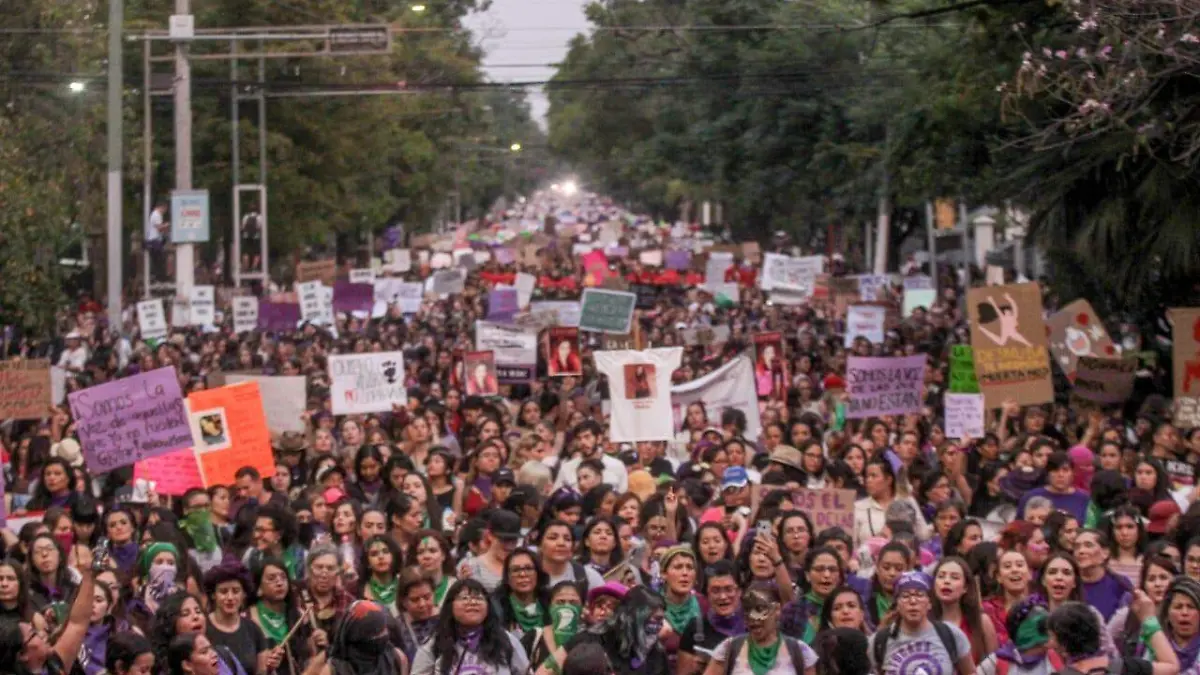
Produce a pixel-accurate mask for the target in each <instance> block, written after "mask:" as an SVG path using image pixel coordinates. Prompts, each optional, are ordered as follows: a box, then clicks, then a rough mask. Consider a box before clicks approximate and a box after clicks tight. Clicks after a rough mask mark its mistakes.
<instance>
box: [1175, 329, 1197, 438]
mask: <svg viewBox="0 0 1200 675" xmlns="http://www.w3.org/2000/svg"><path fill="white" fill-rule="evenodd" d="M1169 316H1170V319H1171V323H1172V324H1173V329H1172V333H1171V335H1172V339H1173V342H1174V344H1173V346H1172V350H1171V353H1172V361H1173V363H1174V378H1173V379H1174V381H1175V424H1176V425H1177V426H1179V427H1180V428H1182V429H1191V428H1195V427H1200V308H1195V307H1189V308H1176V309H1171V310H1170V314H1169Z"/></svg>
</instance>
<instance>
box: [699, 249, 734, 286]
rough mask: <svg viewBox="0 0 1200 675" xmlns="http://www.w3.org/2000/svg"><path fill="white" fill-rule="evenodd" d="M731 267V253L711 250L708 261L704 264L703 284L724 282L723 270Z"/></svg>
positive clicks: (711, 284)
mask: <svg viewBox="0 0 1200 675" xmlns="http://www.w3.org/2000/svg"><path fill="white" fill-rule="evenodd" d="M730 267H733V254H732V253H727V252H723V251H711V252H710V253H709V254H708V262H706V263H705V264H704V285H705V286H709V287H712V286H713V285H715V284H723V283H725V272H726V271H727V270H728V269H729V268H730Z"/></svg>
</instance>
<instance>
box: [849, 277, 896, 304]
mask: <svg viewBox="0 0 1200 675" xmlns="http://www.w3.org/2000/svg"><path fill="white" fill-rule="evenodd" d="M857 278H858V297H860V298H862V300H863V302H886V301H887V299H888V292H887V289H888V286H889V285H890V284H891V283H892V278H891V277H890V276H888V275H886V274H860V275H858V277H857Z"/></svg>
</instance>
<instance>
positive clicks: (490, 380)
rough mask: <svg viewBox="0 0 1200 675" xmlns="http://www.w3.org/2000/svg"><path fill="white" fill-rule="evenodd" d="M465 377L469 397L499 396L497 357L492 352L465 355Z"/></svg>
mask: <svg viewBox="0 0 1200 675" xmlns="http://www.w3.org/2000/svg"><path fill="white" fill-rule="evenodd" d="M463 377H465V378H466V389H467V396H499V395H500V378H499V377H497V375H496V355H495V354H494V353H492V352H467V353H466V354H463Z"/></svg>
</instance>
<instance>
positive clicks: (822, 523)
mask: <svg viewBox="0 0 1200 675" xmlns="http://www.w3.org/2000/svg"><path fill="white" fill-rule="evenodd" d="M857 498H858V495H856V494H855V492H854V490H841V489H838V488H823V489H820V490H810V489H807V488H801V489H799V490H796V491H795V492H793V493H792V503H793V504H795V505H796V509H797V510H798V511H803V512H804V513H807V514H808V517H809V518H810V519H811V520H812V525H813V530H814V532H813V535H817V534H820V533H821V532H824V531H825V530H828V529H829V528H831V527H840V528H842V530H843V531H845V532H853V531H854V500H855V499H857Z"/></svg>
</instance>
